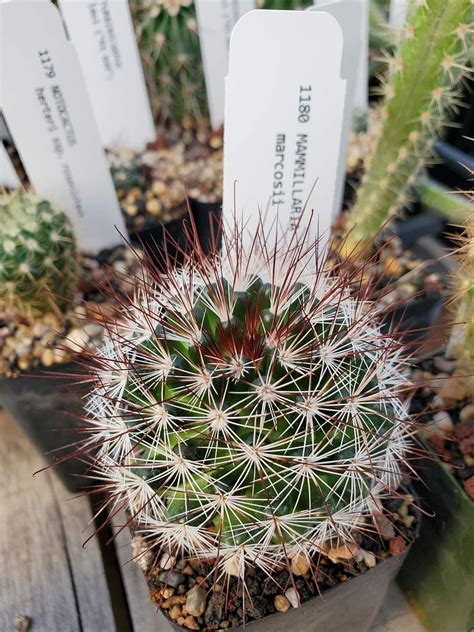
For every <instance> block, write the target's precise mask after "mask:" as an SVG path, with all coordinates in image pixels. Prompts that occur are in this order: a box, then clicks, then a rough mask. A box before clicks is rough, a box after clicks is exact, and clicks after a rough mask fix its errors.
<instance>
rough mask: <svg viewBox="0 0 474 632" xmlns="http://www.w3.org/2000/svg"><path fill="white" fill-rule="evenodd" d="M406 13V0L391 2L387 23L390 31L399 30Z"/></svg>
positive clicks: (393, 0)
mask: <svg viewBox="0 0 474 632" xmlns="http://www.w3.org/2000/svg"><path fill="white" fill-rule="evenodd" d="M407 13H408V3H407V0H391V1H390V12H389V15H388V23H389V24H390V26H391V27H392V29H395V30H397V29H401V28H402V27H403V26H404V25H405V22H406V19H407Z"/></svg>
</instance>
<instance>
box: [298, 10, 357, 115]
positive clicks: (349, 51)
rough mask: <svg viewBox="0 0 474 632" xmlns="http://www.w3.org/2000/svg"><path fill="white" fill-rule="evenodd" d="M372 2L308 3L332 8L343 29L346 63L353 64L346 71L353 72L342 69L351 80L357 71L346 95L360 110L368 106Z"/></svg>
mask: <svg viewBox="0 0 474 632" xmlns="http://www.w3.org/2000/svg"><path fill="white" fill-rule="evenodd" d="M369 3H370V0H358V1H357V2H354V0H315V3H314V6H313V7H309V10H310V11H311V10H318V11H319V10H321V11H329V13H331V15H334V17H335V18H336V19H337V20H338V22H339V23H340V25H341V27H342V29H343V31H344V51H345V52H344V62H343V66H348V65H350V69H349V68H347V71H350V73H351V74H350V76H348V72H343V76H344V77H345V78H346V79H348V80H350V79H352V77H353V74H352V73H356V75H355V77H356V78H355V82H353V81H350V85H349V81H348V85H347V93H348V94H347V97H346V98H348V99H349V101H350V102H351V104H352V106H353V108H354V110H355V111H358V112H360V113H364V112H367V111H368V109H369ZM330 7H336V8H333V9H331V8H330ZM359 14H360V17H359ZM354 20H355V21H354ZM357 47H358V50H357Z"/></svg>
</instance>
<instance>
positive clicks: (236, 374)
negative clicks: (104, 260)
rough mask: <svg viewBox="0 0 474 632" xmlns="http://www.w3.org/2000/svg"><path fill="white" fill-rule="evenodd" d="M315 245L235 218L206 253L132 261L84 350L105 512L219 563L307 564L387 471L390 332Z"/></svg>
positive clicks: (395, 439)
mask: <svg viewBox="0 0 474 632" xmlns="http://www.w3.org/2000/svg"><path fill="white" fill-rule="evenodd" d="M317 248H318V245H317V244H313V245H308V244H306V243H305V240H304V239H299V238H297V237H296V233H290V234H289V235H286V236H285V237H284V238H282V239H281V240H278V241H277V240H276V239H275V242H274V243H273V242H272V243H265V238H264V237H263V234H262V231H261V230H259V231H258V233H257V235H256V236H255V239H254V241H253V245H252V247H251V248H244V247H243V246H242V241H241V233H240V232H239V230H238V229H234V233H233V235H228V236H227V237H225V238H224V246H223V254H221V255H220V256H216V257H215V258H213V259H212V260H211V261H206V260H205V259H204V257H202V259H201V258H200V257H199V256H197V257H196V256H195V258H193V259H191V258H189V259H188V260H187V261H186V262H185V264H184V266H183V268H182V269H181V270H172V269H171V267H170V269H169V270H168V271H167V272H165V273H164V274H163V275H158V274H157V273H153V272H152V274H151V275H148V276H147V275H146V274H145V273H144V274H143V275H140V279H141V283H140V287H139V289H138V290H137V294H136V297H135V298H134V299H133V300H132V301H131V303H130V304H127V305H125V306H124V310H123V316H122V318H121V319H119V320H118V322H116V323H115V324H114V325H113V326H111V327H110V328H109V333H108V336H107V338H106V342H105V345H104V348H103V349H102V350H101V352H100V353H99V355H98V356H97V358H96V360H97V365H96V369H95V370H94V371H93V377H94V379H95V386H94V388H93V391H92V394H91V395H90V398H89V400H88V403H87V414H88V418H89V421H90V424H89V428H88V432H91V433H92V439H91V440H90V443H89V445H88V448H87V449H88V450H91V451H92V452H93V453H94V466H95V470H96V472H97V475H98V476H99V477H100V478H101V479H102V483H103V485H104V486H105V488H108V490H109V491H110V493H111V499H112V501H111V502H112V503H113V505H114V509H113V510H112V513H114V512H115V509H118V508H119V507H125V508H126V509H127V510H128V511H129V512H130V514H131V517H132V519H133V522H134V524H135V525H136V527H137V529H138V532H139V533H142V534H143V535H144V536H145V537H146V538H147V539H149V540H150V541H151V542H152V544H154V545H157V546H165V547H167V548H168V550H171V551H173V554H181V555H187V554H188V555H193V556H198V557H200V558H205V559H210V558H215V559H216V564H217V569H218V572H219V573H223V574H226V573H227V574H230V575H234V576H239V577H242V578H244V579H245V570H246V568H247V565H248V564H253V565H257V566H259V567H261V568H263V569H265V570H266V571H267V572H269V571H270V570H271V569H272V568H274V567H275V566H278V565H281V564H285V563H286V562H288V563H289V560H290V559H293V558H294V557H295V556H302V557H303V558H306V561H307V562H308V563H310V560H311V557H312V556H313V555H314V554H316V553H317V552H321V550H324V547H325V546H326V545H327V544H329V543H335V542H346V541H350V540H351V538H353V535H354V530H356V529H364V530H369V531H370V529H371V527H370V524H369V518H368V516H369V514H371V512H373V513H378V512H380V511H381V504H380V501H381V499H383V498H387V497H390V496H391V494H393V493H394V490H395V488H396V487H397V484H398V482H399V477H400V470H401V467H402V464H403V462H404V455H405V453H406V450H407V442H408V436H409V435H410V433H411V431H412V429H411V424H410V423H409V420H408V413H407V404H406V402H404V401H403V400H402V399H400V396H399V390H400V387H401V386H402V385H403V384H405V377H404V376H403V372H402V366H403V365H402V360H401V348H400V346H399V345H398V344H397V343H395V342H394V341H393V340H392V339H390V338H389V337H387V336H385V335H384V334H382V333H381V330H380V328H379V324H378V311H377V310H376V308H375V307H374V306H372V305H371V304H370V303H369V302H367V301H366V300H365V299H363V298H356V297H352V296H351V294H350V292H349V281H350V280H351V279H349V278H348V277H347V276H345V275H343V274H340V275H339V276H334V275H330V274H329V273H326V272H324V271H323V266H322V263H321V264H318V263H316V262H317V257H318V250H317ZM150 265H151V264H150ZM352 280H354V279H352ZM366 518H367V520H366ZM372 529H374V527H373V525H372Z"/></svg>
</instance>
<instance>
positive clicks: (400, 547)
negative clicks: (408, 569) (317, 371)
mask: <svg viewBox="0 0 474 632" xmlns="http://www.w3.org/2000/svg"><path fill="white" fill-rule="evenodd" d="M406 548H407V545H406V542H405V540H404V539H403V538H402V536H401V535H397V536H395V537H394V538H392V539H391V540H390V542H389V549H390V553H391V554H392V555H401V554H402V553H403V552H404V550H405V549H406Z"/></svg>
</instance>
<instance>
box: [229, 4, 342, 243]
mask: <svg viewBox="0 0 474 632" xmlns="http://www.w3.org/2000/svg"><path fill="white" fill-rule="evenodd" d="M342 53H343V36H342V30H341V27H340V26H339V24H338V22H337V20H336V19H335V18H334V17H333V16H332V15H330V14H329V13H326V12H318V11H251V12H250V13H247V14H246V15H245V16H244V17H243V18H241V19H240V20H239V22H238V23H237V25H236V27H235V28H234V31H233V33H232V37H231V45H230V61H229V75H228V77H227V79H226V116H225V127H224V205H223V208H224V219H225V221H226V222H227V223H230V222H232V218H233V213H234V207H235V213H236V215H237V217H238V218H239V219H240V218H242V219H243V221H244V223H245V224H246V233H247V235H248V236H249V237H250V238H251V237H252V235H253V234H254V233H255V230H256V227H257V225H258V222H259V219H260V214H261V216H262V217H263V220H264V227H265V230H266V231H267V232H271V229H272V226H273V225H275V222H276V223H278V224H279V225H280V226H282V227H283V228H288V227H294V226H301V227H303V224H304V223H305V222H307V221H309V219H310V217H311V211H314V217H313V218H312V221H311V224H310V227H309V230H310V236H311V237H315V236H317V235H319V236H320V238H321V240H322V241H323V242H324V241H325V240H327V238H328V237H329V228H330V225H331V218H332V209H333V205H334V195H335V191H336V183H337V177H336V176H337V165H338V158H339V148H340V138H341V128H342V121H343V116H344V99H345V91H346V81H345V80H344V79H342V78H341V76H340V73H341V62H342ZM234 191H235V200H236V202H235V205H234ZM300 218H303V219H302V220H301V219H300Z"/></svg>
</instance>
